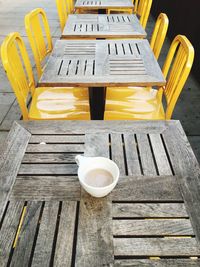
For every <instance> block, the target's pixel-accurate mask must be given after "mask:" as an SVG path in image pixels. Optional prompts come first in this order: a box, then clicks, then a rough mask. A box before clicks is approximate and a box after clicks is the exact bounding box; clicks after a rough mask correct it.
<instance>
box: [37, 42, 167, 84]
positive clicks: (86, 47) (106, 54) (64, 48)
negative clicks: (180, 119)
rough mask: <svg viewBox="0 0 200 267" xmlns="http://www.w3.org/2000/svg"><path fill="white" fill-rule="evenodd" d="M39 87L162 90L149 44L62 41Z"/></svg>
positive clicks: (163, 81)
mask: <svg viewBox="0 0 200 267" xmlns="http://www.w3.org/2000/svg"><path fill="white" fill-rule="evenodd" d="M39 85H40V86H84V87H85V86H87V87H105V86H131V85H132V86H162V85H165V79H164V77H163V74H162V71H161V69H160V67H159V65H158V62H157V61H156V59H155V57H154V55H153V52H152V50H151V48H150V45H149V43H148V41H147V40H143V39H132V40H82V41H81V42H80V41H78V40H73V41H72V40H59V41H57V42H56V44H55V46H54V50H53V53H52V55H51V56H50V58H49V60H48V63H47V66H46V68H45V71H44V73H43V75H42V77H41V79H40V81H39Z"/></svg>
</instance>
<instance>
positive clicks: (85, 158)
mask: <svg viewBox="0 0 200 267" xmlns="http://www.w3.org/2000/svg"><path fill="white" fill-rule="evenodd" d="M88 159H91V157H84V156H82V155H77V156H76V157H75V161H76V163H77V165H78V166H80V164H81V163H83V162H86V161H87V160H88Z"/></svg>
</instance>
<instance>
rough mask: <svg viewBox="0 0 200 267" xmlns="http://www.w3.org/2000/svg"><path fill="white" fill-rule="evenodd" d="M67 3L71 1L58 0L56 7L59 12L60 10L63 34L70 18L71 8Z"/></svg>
mask: <svg viewBox="0 0 200 267" xmlns="http://www.w3.org/2000/svg"><path fill="white" fill-rule="evenodd" d="M67 2H69V1H66V0H56V6H57V10H58V16H59V21H60V28H61V32H63V29H64V27H65V24H66V21H67V18H68V12H69V10H70V6H69V4H68V3H67Z"/></svg>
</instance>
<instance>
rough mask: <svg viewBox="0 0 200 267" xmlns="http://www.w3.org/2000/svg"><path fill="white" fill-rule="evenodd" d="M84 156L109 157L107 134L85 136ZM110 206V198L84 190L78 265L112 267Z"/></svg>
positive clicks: (78, 241) (78, 242) (81, 205)
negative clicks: (92, 195)
mask: <svg viewBox="0 0 200 267" xmlns="http://www.w3.org/2000/svg"><path fill="white" fill-rule="evenodd" d="M85 155H86V156H104V157H108V156H109V143H108V135H106V134H104V135H100V134H99V135H86V138H85ZM111 207H112V204H111V199H110V196H107V197H104V198H98V199H95V198H94V197H91V196H90V195H89V194H88V193H86V192H85V191H84V190H83V189H82V195H81V201H80V215H79V224H78V237H77V238H78V239H77V251H76V266H81V267H84V266H85V267H86V266H110V265H111V266H112V264H113V241H112V221H111Z"/></svg>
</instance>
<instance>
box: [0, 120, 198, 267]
mask: <svg viewBox="0 0 200 267" xmlns="http://www.w3.org/2000/svg"><path fill="white" fill-rule="evenodd" d="M83 153H84V154H85V155H86V156H103V157H108V158H111V159H113V160H114V161H115V162H116V163H117V164H118V166H119V169H120V178H119V182H118V184H117V186H116V188H115V189H114V190H113V192H112V193H111V194H110V195H108V196H107V197H104V198H99V199H96V198H93V197H91V196H89V195H88V194H87V193H86V192H85V191H84V190H83V188H81V187H80V184H79V182H78V178H77V165H76V164H75V159H74V158H75V156H76V155H77V154H83ZM199 179H200V169H199V165H198V163H197V160H196V158H195V156H194V154H193V151H192V149H191V147H190V145H189V143H188V140H187V138H186V136H185V133H184V131H183V129H182V127H181V124H180V123H179V122H178V121H166V122H165V121H162V122H161V121H154V122H153V121H146V122H145V121H138V122H133V121H129V122H126V121H114V122H111V121H110V122H105V121H99V122H96V121H49V122H38V121H32V122H22V121H19V122H15V123H14V124H13V126H12V128H11V131H10V133H9V136H8V138H7V140H6V141H5V143H4V146H3V148H2V154H1V159H0V222H1V228H0V266H1V267H4V266H8V265H9V266H38V267H42V266H60V267H63V266H80V267H90V266H91V267H96V266H102V267H103V266H139V267H140V266H156V267H161V266H164V267H166V266H182V267H194V266H196V267H197V266H200V261H199V259H198V258H197V257H200V244H199V241H200V194H199V192H200V180H199ZM17 229H18V230H17ZM16 236H17V237H18V239H17V242H16V241H14V240H15V237H16ZM153 257H156V258H153ZM158 257H160V259H159V258H158ZM8 263H9V264H8ZM7 264H8V265H7Z"/></svg>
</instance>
